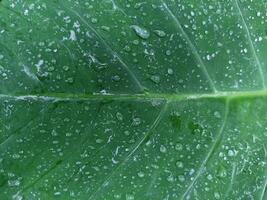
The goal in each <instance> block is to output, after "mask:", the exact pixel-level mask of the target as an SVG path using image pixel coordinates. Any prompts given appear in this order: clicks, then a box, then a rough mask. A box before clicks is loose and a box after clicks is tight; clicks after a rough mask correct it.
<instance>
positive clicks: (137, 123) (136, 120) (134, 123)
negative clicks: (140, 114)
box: [132, 118, 141, 126]
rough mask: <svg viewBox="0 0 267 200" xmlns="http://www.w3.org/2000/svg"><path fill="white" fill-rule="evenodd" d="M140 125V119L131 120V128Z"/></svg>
mask: <svg viewBox="0 0 267 200" xmlns="http://www.w3.org/2000/svg"><path fill="white" fill-rule="evenodd" d="M140 124H141V119H140V118H134V119H133V123H132V125H133V126H138V125H140Z"/></svg>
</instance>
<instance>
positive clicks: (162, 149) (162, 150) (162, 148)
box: [159, 145, 167, 153]
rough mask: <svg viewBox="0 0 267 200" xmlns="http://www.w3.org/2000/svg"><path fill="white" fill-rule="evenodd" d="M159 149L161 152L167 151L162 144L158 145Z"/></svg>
mask: <svg viewBox="0 0 267 200" xmlns="http://www.w3.org/2000/svg"><path fill="white" fill-rule="evenodd" d="M159 150H160V152H161V153H166V152H167V148H166V147H165V146H164V145H160V148H159Z"/></svg>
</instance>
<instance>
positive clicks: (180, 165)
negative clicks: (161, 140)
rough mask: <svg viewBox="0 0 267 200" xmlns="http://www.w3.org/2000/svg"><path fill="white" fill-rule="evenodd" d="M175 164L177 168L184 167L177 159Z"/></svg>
mask: <svg viewBox="0 0 267 200" xmlns="http://www.w3.org/2000/svg"><path fill="white" fill-rule="evenodd" d="M175 165H176V167H178V168H183V167H184V164H183V163H182V162H181V161H177V162H176V163H175Z"/></svg>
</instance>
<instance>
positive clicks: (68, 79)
mask: <svg viewBox="0 0 267 200" xmlns="http://www.w3.org/2000/svg"><path fill="white" fill-rule="evenodd" d="M65 82H66V83H69V84H71V83H73V82H74V79H73V78H72V77H70V78H67V79H66V80H65Z"/></svg>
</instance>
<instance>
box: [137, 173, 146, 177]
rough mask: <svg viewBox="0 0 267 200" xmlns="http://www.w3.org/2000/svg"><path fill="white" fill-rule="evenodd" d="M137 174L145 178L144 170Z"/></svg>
mask: <svg viewBox="0 0 267 200" xmlns="http://www.w3.org/2000/svg"><path fill="white" fill-rule="evenodd" d="M137 175H138V176H139V177H140V178H143V177H144V176H145V173H144V172H138V173H137Z"/></svg>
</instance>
